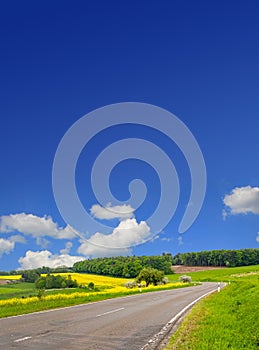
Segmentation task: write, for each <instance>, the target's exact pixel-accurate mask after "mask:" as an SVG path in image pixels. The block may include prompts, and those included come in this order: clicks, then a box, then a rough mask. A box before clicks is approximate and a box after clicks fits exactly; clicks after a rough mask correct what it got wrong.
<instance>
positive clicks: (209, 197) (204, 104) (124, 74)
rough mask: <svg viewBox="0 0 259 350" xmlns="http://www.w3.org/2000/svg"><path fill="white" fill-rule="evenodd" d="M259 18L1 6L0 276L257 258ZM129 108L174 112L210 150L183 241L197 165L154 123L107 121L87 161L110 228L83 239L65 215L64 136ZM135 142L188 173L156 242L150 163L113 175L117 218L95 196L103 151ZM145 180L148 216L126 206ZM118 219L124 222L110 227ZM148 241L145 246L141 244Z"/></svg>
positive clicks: (197, 11)
mask: <svg viewBox="0 0 259 350" xmlns="http://www.w3.org/2000/svg"><path fill="white" fill-rule="evenodd" d="M258 11H259V5H258V2H257V1H255V0H252V1H246V2H245V1H227V2H226V1H221V0H220V1H210V2H208V1H195V2H194V1H164V2H163V3H162V4H158V2H154V1H148V2H147V1H143V2H141V3H139V2H137V1H131V2H124V3H122V2H119V1H111V2H105V1H99V2H96V3H90V2H84V1H77V2H76V3H72V2H71V1H55V2H50V1H45V2H42V3H39V2H33V1H26V2H19V1H14V2H12V3H5V4H2V5H1V11H0V27H1V31H0V36H1V41H0V42H1V56H0V57H1V58H0V60H1V65H0V70H1V79H0V86H1V104H0V115H1V138H0V152H1V171H0V270H10V269H17V268H30V267H37V266H41V265H49V266H57V265H62V264H66V265H71V264H72V263H73V262H74V261H77V260H78V259H82V258H86V257H94V256H104V255H106V256H109V255H114V254H126V255H127V254H137V255H141V254H147V255H150V254H161V253H162V252H171V253H173V254H176V253H178V252H185V251H200V250H210V249H239V248H252V247H255V248H257V247H259V242H258V241H257V238H258V231H259V219H258V215H259V178H258V173H259V164H258V129H259V98H258V93H259V63H258V62H259V44H258V37H259V24H258ZM123 102H139V103H145V104H151V105H155V106H158V107H160V108H162V109H165V110H167V111H169V112H170V113H173V114H174V115H176V116H177V117H178V118H179V119H180V120H181V121H182V122H183V123H184V124H185V125H186V127H187V128H188V129H189V130H190V131H191V133H192V134H193V135H194V137H195V139H196V140H197V142H198V144H199V147H200V149H201V152H202V154H203V157H204V161H205V164H206V171H207V187H206V195H205V199H204V202H203V206H202V209H201V211H200V213H199V216H198V217H197V218H196V220H195V221H194V223H193V224H192V225H191V227H190V228H189V229H188V230H187V231H186V232H184V233H182V234H180V233H179V230H178V228H179V225H180V222H181V220H182V217H183V215H184V212H185V210H186V206H187V204H188V200H189V196H190V191H191V177H190V170H189V167H188V164H187V162H186V159H185V157H184V156H183V153H182V150H181V149H179V147H177V146H176V144H175V143H174V142H173V141H172V140H170V139H169V138H168V137H166V136H165V135H163V134H161V132H159V131H158V130H154V129H150V128H148V127H147V126H144V125H136V124H135V125H134V124H131V125H117V126H114V127H111V128H109V129H106V130H102V122H100V129H101V130H102V131H101V132H100V133H98V134H97V135H95V137H94V138H93V139H92V140H90V141H89V143H88V144H87V145H86V146H85V147H84V149H83V151H82V152H81V154H80V157H79V159H78V162H77V167H76V171H75V182H76V186H77V191H78V196H79V198H80V200H81V202H82V204H83V207H84V209H85V211H86V212H87V213H88V215H90V216H91V217H92V219H93V221H96V222H98V223H99V224H104V225H106V226H107V225H108V228H107V227H106V229H104V230H103V231H101V230H98V231H95V230H94V226H93V227H89V228H88V229H87V230H86V231H87V232H79V231H80V227H76V228H75V227H72V228H71V227H70V226H67V225H71V223H70V222H66V220H64V218H63V216H62V215H61V213H60V211H59V208H58V206H57V203H56V201H55V198H54V195H53V189H52V166H53V161H54V157H55V153H56V150H57V147H58V145H59V143H60V141H61V139H62V137H63V136H64V135H65V133H66V132H67V131H68V130H70V128H71V126H72V125H73V124H74V123H76V122H77V121H78V120H79V119H80V118H82V117H83V116H85V115H87V114H88V113H90V112H92V111H94V110H96V109H98V108H101V107H104V106H107V105H111V104H116V103H123ZM97 119H98V118H97ZM97 119H95V121H94V123H97ZM88 120H89V121H90V119H88ZM125 138H126V139H130V138H141V139H145V140H147V141H149V142H151V143H152V144H154V145H157V146H158V147H159V148H161V149H163V151H164V152H165V153H166V154H167V155H168V157H169V159H170V160H171V162H172V163H173V164H174V166H175V169H176V170H177V173H178V178H179V189H180V194H179V202H178V205H177V209H176V211H175V213H174V215H173V216H172V218H171V220H170V222H169V223H168V224H167V225H166V226H165V227H164V228H163V230H162V232H161V233H160V234H158V235H157V234H156V233H155V232H153V231H152V227H149V226H148V219H147V218H148V217H149V216H150V215H151V214H152V212H153V211H154V210H155V208H156V206H157V203H158V202H159V198H160V189H161V186H160V183H159V175H158V174H157V173H156V171H155V170H154V169H152V167H151V166H150V164H149V162H143V161H140V160H136V159H126V160H125V161H123V162H120V163H119V164H117V166H116V167H115V168H114V169H113V170H112V172H111V174H110V190H111V192H112V193H113V195H114V196H115V197H116V198H117V199H118V201H122V203H121V205H120V206H119V207H116V208H115V209H116V210H115V209H114V206H115V203H112V202H110V204H109V205H110V209H109V208H108V211H107V210H106V211H105V209H104V208H103V206H105V205H108V202H107V203H105V202H104V203H103V206H101V204H100V203H99V201H98V200H97V199H96V197H95V195H94V192H93V190H92V189H91V170H92V167H93V164H94V162H95V159H96V158H97V157H98V154H100V153H101V152H102V150H103V149H105V148H106V147H108V146H109V145H111V144H112V143H113V142H116V141H120V140H122V139H125ZM71 147H72V148H73V146H72V145H71ZM133 158H134V157H133ZM158 170H159V169H158ZM163 171H164V170H163ZM102 175H103V177H104V178H105V175H106V174H101V176H100V179H99V180H100V181H101V182H102ZM135 178H140V179H141V180H142V181H144V182H145V184H146V190H147V194H146V198H145V201H144V202H143V204H142V205H141V206H140V207H139V208H134V207H133V205H132V204H130V203H129V202H127V200H128V197H129V191H128V185H129V183H130V181H132V180H133V179H135ZM170 179H171V178H170V176H168V181H169V182H170ZM60 181H62V179H60ZM117 205H118V203H117ZM123 205H124V207H123ZM127 205H128V206H127ZM125 206H127V207H125ZM171 206H172V198H171V196H170V195H168V207H169V208H170V207H171ZM111 208H112V210H111ZM125 208H126V209H127V213H126V214H125V213H124V212H123V210H124V209H125ZM91 209H92V210H91ZM71 210H72V209H71ZM107 212H108V213H109V212H112V213H113V214H111V215H110V216H109V218H108V219H107V216H105V213H106V214H107ZM114 213H115V214H116V213H117V215H115V214H114ZM118 213H120V214H118ZM104 218H105V219H104ZM85 237H87V238H88V240H90V243H89V242H88V241H86V240H85ZM150 237H152V238H153V239H151V240H148V239H149V238H150ZM139 238H141V239H144V241H145V240H148V241H147V242H145V243H143V244H139V243H140V242H141V241H138V239H139ZM108 241H109V242H111V244H110V246H111V247H109V243H107V242H108ZM134 242H135V243H136V242H137V244H133V243H134ZM92 243H94V244H92ZM96 243H98V244H96ZM114 245H116V249H115V250H113V249H112V247H114ZM118 247H121V248H122V249H117V248H118Z"/></svg>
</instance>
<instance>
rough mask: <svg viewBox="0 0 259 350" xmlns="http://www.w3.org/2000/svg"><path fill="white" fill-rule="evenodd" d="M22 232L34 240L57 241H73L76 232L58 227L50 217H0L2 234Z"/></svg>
mask: <svg viewBox="0 0 259 350" xmlns="http://www.w3.org/2000/svg"><path fill="white" fill-rule="evenodd" d="M15 231H18V232H21V233H23V234H25V235H31V236H32V237H34V238H39V237H44V236H48V237H53V238H56V239H71V238H73V237H75V232H74V231H73V230H72V229H71V227H70V226H66V227H65V228H62V227H58V225H57V224H56V223H55V222H54V221H53V220H52V218H51V217H50V216H46V215H45V216H43V217H39V216H36V215H33V214H25V213H20V214H11V215H5V216H1V217H0V232H2V233H10V232H15Z"/></svg>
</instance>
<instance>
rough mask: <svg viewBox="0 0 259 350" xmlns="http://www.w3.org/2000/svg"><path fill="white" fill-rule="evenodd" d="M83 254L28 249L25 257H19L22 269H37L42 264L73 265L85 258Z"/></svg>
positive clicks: (52, 265)
mask: <svg viewBox="0 0 259 350" xmlns="http://www.w3.org/2000/svg"><path fill="white" fill-rule="evenodd" d="M83 259H84V258H83V257H81V256H71V255H68V254H61V255H54V254H52V253H51V252H50V251H48V250H42V251H37V252H33V251H31V250H28V251H27V252H26V254H25V256H24V257H21V258H20V259H19V263H20V268H19V269H21V270H28V269H36V268H38V267H42V266H48V267H52V268H55V267H59V266H68V267H70V266H72V265H73V264H74V263H75V262H77V261H80V260H83Z"/></svg>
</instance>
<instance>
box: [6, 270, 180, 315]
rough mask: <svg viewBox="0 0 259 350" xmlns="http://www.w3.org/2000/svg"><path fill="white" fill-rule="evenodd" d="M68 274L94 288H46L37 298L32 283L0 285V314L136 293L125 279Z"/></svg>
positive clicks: (161, 287)
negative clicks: (41, 295) (92, 284)
mask: <svg viewBox="0 0 259 350" xmlns="http://www.w3.org/2000/svg"><path fill="white" fill-rule="evenodd" d="M60 275H63V276H67V275H68V274H65V273H64V274H61V273H60ZM70 275H71V277H72V279H76V280H77V281H78V283H79V284H80V285H85V286H86V287H87V286H88V284H89V283H90V282H93V283H94V285H95V288H94V290H92V291H90V290H89V289H88V288H85V289H84V288H71V289H62V290H60V289H57V290H47V291H45V295H44V296H43V297H41V298H39V297H38V296H37V294H38V291H37V290H35V288H34V284H32V283H23V282H22V283H17V284H10V285H0V317H6V316H13V315H19V314H23V313H30V312H35V311H40V310H48V309H52V308H57V307H65V306H70V305H77V304H81V303H87V302H93V301H99V300H104V299H109V298H114V297H119V296H126V295H131V294H136V293H140V291H139V289H138V288H133V289H127V288H125V286H124V284H125V282H126V281H128V280H127V279H123V278H113V277H106V276H97V275H89V274H79V273H70ZM185 286H186V285H185V284H183V283H179V282H173V283H168V284H167V285H161V286H155V287H154V286H149V287H148V288H146V287H145V288H142V293H143V292H151V291H158V290H162V289H172V288H181V287H185Z"/></svg>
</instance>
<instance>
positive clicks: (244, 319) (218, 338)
mask: <svg viewBox="0 0 259 350" xmlns="http://www.w3.org/2000/svg"><path fill="white" fill-rule="evenodd" d="M173 349H174V350H187V349H190V350H203V349H204V350H205V349H206V350H207V349H210V350H221V349H222V350H225V349H235V350H239V349H259V283H258V280H257V281H256V282H250V281H248V282H244V281H242V282H241V281H240V282H233V283H231V284H230V285H227V286H226V287H225V288H224V289H223V290H222V291H221V292H220V293H218V292H216V293H214V294H212V295H210V296H208V297H206V298H205V299H203V300H201V301H200V302H199V303H198V304H196V305H195V306H194V308H193V309H192V311H191V312H190V314H189V315H188V316H187V317H186V318H185V320H184V321H183V323H182V325H181V326H180V327H179V329H178V330H177V332H176V333H175V334H174V335H173V337H172V338H171V340H170V342H169V344H168V346H167V347H166V348H165V350H173Z"/></svg>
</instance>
